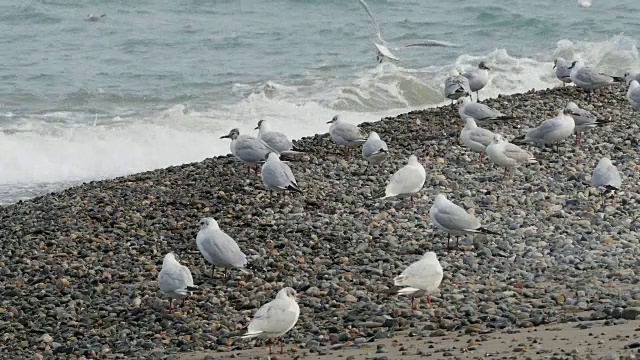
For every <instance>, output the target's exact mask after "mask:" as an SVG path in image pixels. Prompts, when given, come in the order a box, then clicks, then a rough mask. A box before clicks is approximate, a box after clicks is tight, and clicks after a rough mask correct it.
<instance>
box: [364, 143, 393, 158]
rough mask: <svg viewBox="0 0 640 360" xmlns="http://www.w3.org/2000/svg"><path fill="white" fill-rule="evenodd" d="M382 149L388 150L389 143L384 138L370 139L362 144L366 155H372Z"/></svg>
mask: <svg viewBox="0 0 640 360" xmlns="http://www.w3.org/2000/svg"><path fill="white" fill-rule="evenodd" d="M380 150H388V149H387V144H386V143H385V142H384V141H382V140H376V141H368V142H366V143H364V145H363V146H362V153H363V154H364V156H365V157H366V156H371V155H373V154H375V153H377V152H379V151H380Z"/></svg>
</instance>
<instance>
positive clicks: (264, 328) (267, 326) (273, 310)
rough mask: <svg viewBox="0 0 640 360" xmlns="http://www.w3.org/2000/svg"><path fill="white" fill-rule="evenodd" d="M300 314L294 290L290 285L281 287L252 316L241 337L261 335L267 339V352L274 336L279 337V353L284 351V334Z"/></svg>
mask: <svg viewBox="0 0 640 360" xmlns="http://www.w3.org/2000/svg"><path fill="white" fill-rule="evenodd" d="M298 316H300V307H299V306H298V303H297V302H296V291H295V290H293V289H292V288H290V287H286V288H283V289H281V290H280V291H279V292H278V295H276V298H275V299H274V300H273V301H271V302H269V303H267V304H264V305H262V307H261V308H260V309H258V311H257V312H256V314H255V315H254V316H253V320H251V322H250V323H249V326H248V327H247V333H246V334H244V335H242V338H243V339H248V338H252V337H261V338H268V339H269V354H271V353H272V352H271V344H272V343H273V339H274V338H280V354H282V353H283V352H284V336H283V335H284V334H285V333H286V332H287V331H289V330H291V329H292V328H293V327H294V326H295V324H296V322H298Z"/></svg>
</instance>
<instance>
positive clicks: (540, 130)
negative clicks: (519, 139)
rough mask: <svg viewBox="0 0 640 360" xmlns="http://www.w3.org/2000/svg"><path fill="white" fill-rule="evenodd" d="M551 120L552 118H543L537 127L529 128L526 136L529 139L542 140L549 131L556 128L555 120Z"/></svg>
mask: <svg viewBox="0 0 640 360" xmlns="http://www.w3.org/2000/svg"><path fill="white" fill-rule="evenodd" d="M552 120H554V119H549V120H545V121H543V122H542V123H541V124H540V125H539V126H538V127H537V128H533V129H531V130H529V132H528V133H527V135H526V138H527V139H531V140H535V139H538V140H542V139H544V138H546V137H547V136H548V135H549V134H550V133H552V132H554V131H556V130H557V129H558V125H557V124H556V122H555V121H552Z"/></svg>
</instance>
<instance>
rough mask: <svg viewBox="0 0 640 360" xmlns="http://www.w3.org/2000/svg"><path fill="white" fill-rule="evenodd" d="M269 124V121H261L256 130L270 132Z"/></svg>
mask: <svg viewBox="0 0 640 360" xmlns="http://www.w3.org/2000/svg"><path fill="white" fill-rule="evenodd" d="M269 129H270V128H269V124H267V120H260V121H258V126H256V128H255V129H254V130H262V131H269Z"/></svg>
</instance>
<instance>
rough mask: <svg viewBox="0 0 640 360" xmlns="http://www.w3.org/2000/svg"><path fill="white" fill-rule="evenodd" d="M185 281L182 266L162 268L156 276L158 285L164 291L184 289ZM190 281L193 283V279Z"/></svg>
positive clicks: (185, 286)
mask: <svg viewBox="0 0 640 360" xmlns="http://www.w3.org/2000/svg"><path fill="white" fill-rule="evenodd" d="M187 281H188V279H187V278H186V277H185V273H184V271H183V270H182V266H180V267H168V268H163V269H162V270H160V275H159V276H158V287H159V288H160V290H161V291H162V292H165V293H171V292H179V291H180V290H186V288H187ZM191 282H192V283H193V279H192V280H191Z"/></svg>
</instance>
